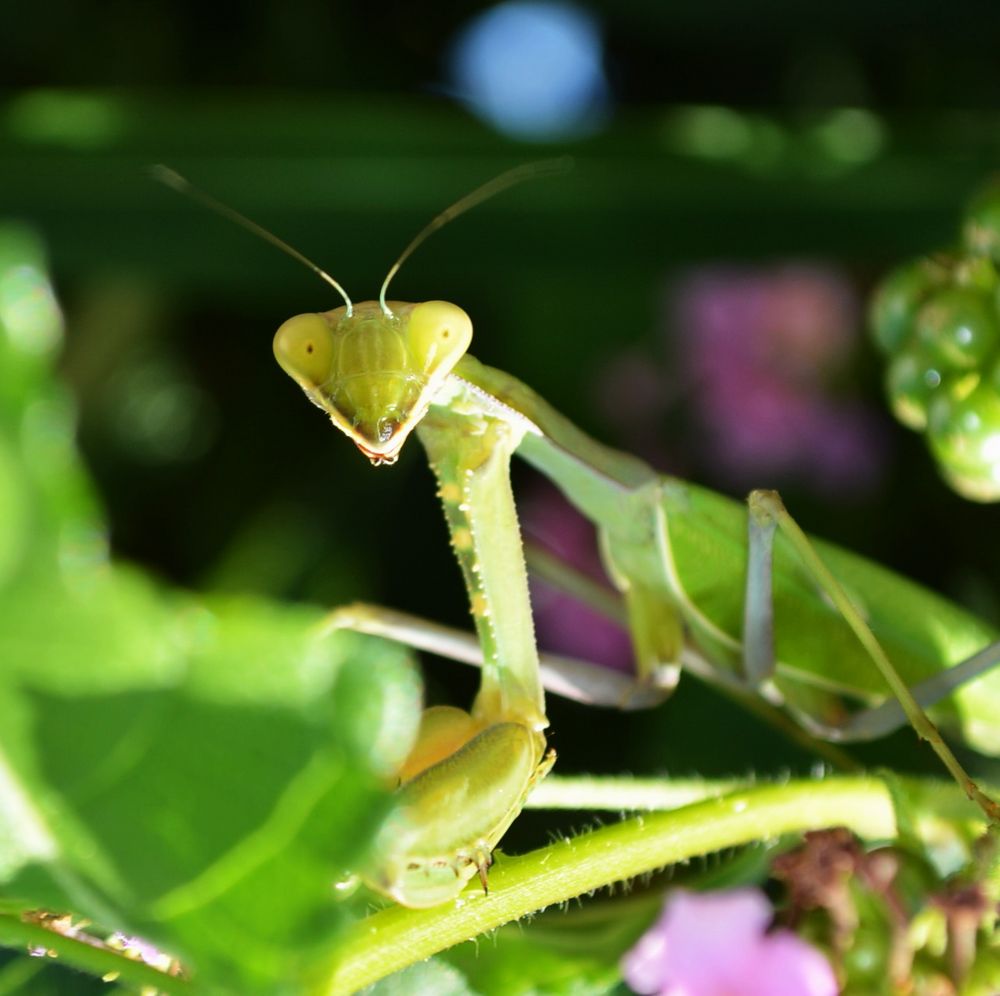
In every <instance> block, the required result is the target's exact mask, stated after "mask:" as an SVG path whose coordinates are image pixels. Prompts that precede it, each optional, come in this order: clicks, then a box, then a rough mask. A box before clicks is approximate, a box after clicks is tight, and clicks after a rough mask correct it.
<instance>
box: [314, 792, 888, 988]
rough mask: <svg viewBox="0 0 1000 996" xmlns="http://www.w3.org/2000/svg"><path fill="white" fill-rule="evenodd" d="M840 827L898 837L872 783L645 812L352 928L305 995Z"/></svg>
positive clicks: (351, 984)
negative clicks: (727, 856)
mask: <svg viewBox="0 0 1000 996" xmlns="http://www.w3.org/2000/svg"><path fill="white" fill-rule="evenodd" d="M832 826H846V827H848V828H849V829H851V830H852V831H854V832H855V833H857V834H858V835H860V836H862V837H866V838H870V839H890V838H893V837H895V835H896V822H895V817H894V814H893V807H892V801H891V798H890V795H889V792H888V790H887V789H886V787H885V785H884V784H883V782H882V781H880V780H879V779H878V778H873V777H838V778H829V779H827V780H826V781H795V782H789V783H788V784H785V785H764V786H758V787H755V788H745V789H741V790H738V791H736V792H733V793H731V794H729V795H725V796H722V797H720V798H714V799H707V800H705V801H703V802H698V803H695V804H693V805H690V806H686V807H684V808H682V809H678V810H674V811H673V812H668V813H659V812H657V813H645V814H643V815H641V816H635V817H633V818H631V819H628V820H624V821H623V822H621V823H618V824H616V825H614V826H607V827H601V828H600V829H597V830H593V831H590V832H587V833H583V834H581V835H580V836H578V837H575V838H573V839H571V840H570V839H567V840H563V841H560V842H558V843H555V844H552V845H550V846H549V847H545V848H541V849H540V850H537V851H533V852H531V853H530V854H526V855H523V856H521V857H507V856H503V857H501V858H500V860H499V861H498V862H497V864H496V865H495V866H494V868H493V869H492V870H491V872H490V894H489V895H488V896H485V895H483V894H482V892H481V891H479V890H478V889H477V888H470V889H468V890H467V891H466V892H465V893H463V895H462V896H461V898H460V899H458V900H456V901H455V902H453V903H448V904H445V905H443V906H438V907H435V908H433V909H428V910H408V909H404V908H403V907H400V906H393V907H390V908H388V909H385V910H381V911H380V912H378V913H375V914H373V915H372V916H370V917H367V918H366V919H365V920H362V921H360V922H359V923H358V924H356V925H355V926H354V927H353V928H352V930H351V931H350V933H349V934H348V935H347V937H346V938H345V940H344V944H343V946H341V947H339V948H338V951H337V961H336V964H334V965H331V966H328V968H327V971H326V973H325V975H324V977H323V978H322V979H321V980H319V981H318V983H317V984H314V986H313V987H312V990H311V992H313V993H314V994H320V993H322V994H324V996H343V994H348V993H353V992H357V991H358V990H359V989H362V988H364V987H365V986H368V985H371V984H372V983H373V982H375V981H377V980H378V979H381V978H383V977H385V976H387V975H389V974H391V973H392V972H396V971H398V970H400V969H402V968H405V967H406V966H408V965H411V964H413V963H414V962H418V961H422V960H424V959H426V958H429V957H430V956H431V955H433V954H436V953H437V952H439V951H443V950H445V949H446V948H450V947H452V946H453V945H455V944H458V943H460V942H461V941H466V940H469V939H470V938H473V937H476V936H477V935H479V934H482V933H484V932H485V931H489V930H494V929H495V928H497V927H500V926H502V925H503V924H505V923H508V922H510V921H512V920H516V919H518V918H520V917H523V916H526V915H527V914H529V913H532V912H535V911H537V910H541V909H544V908H545V907H547V906H551V905H554V904H556V903H562V902H566V901H567V900H569V899H573V898H575V897H577V896H580V895H584V894H585V893H588V892H591V891H593V890H595V889H600V888H602V887H605V886H607V885H610V884H611V883H613V882H618V881H622V880H624V879H629V878H633V877H634V876H637V875H642V874H644V873H647V872H650V871H654V870H656V869H658V868H662V867H664V866H665V865H669V864H673V863H675V862H678V861H684V860H687V859H689V858H692V857H695V856H697V855H703V854H708V853H710V852H712V851H718V850H721V849H724V848H729V847H736V846H739V845H741V844H746V843H749V842H751V841H754V840H760V839H762V838H768V837H776V836H778V835H780V834H784V833H798V832H802V831H806V830H817V829H821V828H823V827H832Z"/></svg>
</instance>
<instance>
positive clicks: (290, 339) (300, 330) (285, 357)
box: [274, 314, 334, 387]
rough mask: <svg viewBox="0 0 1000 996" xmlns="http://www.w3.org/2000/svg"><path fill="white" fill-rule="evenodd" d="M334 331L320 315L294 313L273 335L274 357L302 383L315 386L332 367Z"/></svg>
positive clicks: (325, 379)
mask: <svg viewBox="0 0 1000 996" xmlns="http://www.w3.org/2000/svg"><path fill="white" fill-rule="evenodd" d="M333 352H334V350H333V332H332V330H331V329H330V326H329V325H328V324H327V322H326V320H325V319H324V318H323V316H322V315H318V314H309V315H296V316H295V317H294V318H289V319H288V321H287V322H285V323H284V325H282V326H281V328H279V329H278V331H277V332H276V333H275V335H274V357H275V359H276V360H277V361H278V363H279V364H280V365H281V368H282V370H284V371H285V373H287V374H288V375H289V376H290V377H292V378H293V379H294V380H296V381H298V382H299V383H300V384H302V385H303V386H309V387H318V386H319V385H321V384H324V383H325V382H326V381H328V380H329V379H330V375H331V373H332V368H333Z"/></svg>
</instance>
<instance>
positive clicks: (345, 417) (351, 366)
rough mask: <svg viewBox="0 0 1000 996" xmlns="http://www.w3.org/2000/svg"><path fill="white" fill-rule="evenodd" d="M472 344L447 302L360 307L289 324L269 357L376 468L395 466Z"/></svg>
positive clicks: (468, 326) (462, 317)
mask: <svg viewBox="0 0 1000 996" xmlns="http://www.w3.org/2000/svg"><path fill="white" fill-rule="evenodd" d="M471 340H472V322H471V320H470V319H469V316H468V315H467V314H466V313H465V312H464V311H463V310H462V309H461V308H459V307H458V306H457V305H454V304H449V303H448V302H447V301H425V302H424V303H423V304H403V303H399V302H391V303H389V305H388V307H383V306H382V305H381V304H380V303H379V302H378V301H364V302H362V303H361V304H356V305H353V306H351V307H348V306H347V305H345V306H343V307H340V308H334V309H333V310H332V311H326V312H321V313H319V314H305V315H296V316H295V317H294V318H289V319H288V321H287V322H285V323H284V324H283V325H282V326H281V328H279V329H278V331H277V333H276V334H275V337H274V355H275V357H276V358H277V360H278V363H280V364H281V367H282V369H283V370H284V371H285V373H287V374H288V375H289V376H290V377H291V378H292V379H293V380H294V381H295V382H296V383H297V384H298V385H299V386H300V387H301V388H302V390H303V391H305V393H306V397H308V398H309V400H310V401H312V403H313V404H314V405H316V406H317V407H319V408H322V409H323V410H324V411H325V412H327V413H328V414H329V416H330V419H331V421H332V422H333V424H334V425H335V426H336V427H337V428H338V429H340V430H341V431H342V432H344V433H346V434H347V435H348V436H350V438H351V439H352V440H353V441H354V442H355V444H356V445H357V447H358V449H360V450H361V452H362V453H364V454H365V456H366V457H368V459H369V460H371V462H372V463H373V464H375V465H376V466H377V465H379V464H391V463H395V462H396V458H397V457H398V456H399V451H400V449H401V448H402V445H403V443H404V442H405V441H406V437H407V436H409V434H410V432H411V431H412V430H413V429H414V427H415V426H416V425H417V423H419V422H420V420H421V419H422V418H423V417H424V415H425V414H426V412H427V408H428V405H430V403H431V399H432V398H433V397H434V394H435V393H436V391H437V389H438V388H439V387H440V385H441V383H442V381H444V379H445V378H446V377H447V376H448V374H450V373H451V371H452V370H453V369H454V367H455V364H456V363H457V362H458V361H459V360H460V359H461V358H462V356H463V355H464V354H465V351H466V350H467V349H468V348H469V343H470V342H471Z"/></svg>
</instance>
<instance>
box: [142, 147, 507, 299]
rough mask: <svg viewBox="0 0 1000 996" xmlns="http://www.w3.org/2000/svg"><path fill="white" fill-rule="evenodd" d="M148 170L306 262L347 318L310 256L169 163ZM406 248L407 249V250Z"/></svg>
mask: <svg viewBox="0 0 1000 996" xmlns="http://www.w3.org/2000/svg"><path fill="white" fill-rule="evenodd" d="M150 173H151V174H152V176H153V179H154V180H159V181H160V183H163V184H166V185H167V186H168V187H170V188H171V189H172V190H176V191H177V192H178V193H181V194H187V196H188V197H193V198H194V199H195V200H196V201H199V202H200V203H202V204H204V205H205V207H207V208H209V209H211V210H212V211H215V213H216V214H221V215H222V217H223V218H228V219H229V220H230V221H235V222H236V224H237V225H242V226H243V228H245V229H247V231H249V232H252V233H253V234H254V235H257V236H260V238H262V239H263V240H264V241H265V242H270V243H271V245H273V246H276V247H277V248H278V249H280V250H281V251H282V252H284V253H287V254H288V255H289V256H291V257H292V259H296V260H298V261H299V262H300V263H302V264H303V265H304V266H307V267H308V268H309V269H310V270H312V271H313V273H315V274H316V275H317V276H318V277H319V278H320V279H321V280H325V281H326V282H327V283H328V284H329V285H330V286H331V287H332V288H333V289H334V290H335V291H336V292H337V293H338V294H339V295H340V296H341V297H342V298H343V299H344V303H345V304H346V305H347V316H348V318H349V317H350V316H351V314H352V313H353V312H354V305H352V304H351V299H350V298H349V297H348V296H347V291H345V290H344V288H343V287H341V286H340V284H338V283H337V281H336V280H334V279H333V277H331V276H330V274H329V273H327V272H326V270H323V269H321V268H320V267H319V266H317V265H316V264H315V263H314V262H313V261H312V260H311V259H309V257H308V256H303V255H302V253H300V252H299V251H298V249H293V248H292V247H291V246H290V245H289V244H288V243H287V242H285V241H283V240H282V239H279V238H278V236H277V235H275V234H274V233H273V232H269V231H268V230H267V229H266V228H264V227H262V226H261V225H258V224H257V222H255V221H251V220H250V219H249V218H247V217H245V216H244V215H242V214H240V213H239V211H235V210H233V208H231V207H229V206H228V205H226V204H223V203H222V202H221V201H217V200H216V199H215V198H214V197H212V195H211V194H206V193H205V191H204V190H200V189H199V188H198V187H196V186H195V185H194V184H193V183H191V182H190V181H188V180H185V179H184V177H183V176H181V175H180V173H177V172H175V171H174V170H172V169H170V168H169V167H168V166H161V165H157V166H152V167H150ZM498 179H502V177H498ZM435 220H436V219H435ZM442 224H443V222H442ZM428 227H429V226H428ZM421 234H423V233H421ZM428 234H429V233H428ZM407 251H408V252H409V251H410V250H407ZM397 269H398V265H397Z"/></svg>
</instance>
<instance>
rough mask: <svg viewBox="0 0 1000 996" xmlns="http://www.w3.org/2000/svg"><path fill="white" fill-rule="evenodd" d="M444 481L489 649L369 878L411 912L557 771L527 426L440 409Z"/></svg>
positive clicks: (440, 720) (468, 868)
mask: <svg viewBox="0 0 1000 996" xmlns="http://www.w3.org/2000/svg"><path fill="white" fill-rule="evenodd" d="M418 431H419V434H420V438H421V440H422V441H423V444H424V446H425V448H426V449H427V453H428V456H429V457H430V461H431V465H432V467H433V468H434V471H435V474H436V475H437V478H438V485H439V494H440V496H441V499H442V502H443V504H444V509H445V515H446V518H447V520H448V527H449V530H450V532H451V541H452V545H453V546H454V548H455V552H456V554H457V555H458V560H459V563H460V565H461V567H462V572H463V574H464V576H465V581H466V586H467V588H468V591H469V601H470V604H471V607H472V614H473V617H474V619H475V622H476V628H477V630H478V635H479V640H480V645H481V647H482V651H483V668H482V680H481V685H480V690H479V694H478V695H477V696H476V700H475V703H474V705H473V707H472V710H471V712H469V713H466V712H464V711H462V710H460V709H454V708H452V707H433V708H431V709H428V710H427V711H426V712H425V714H424V720H423V722H422V724H421V731H420V734H419V736H418V740H417V744H416V746H415V747H414V749H413V751H412V752H411V755H410V757H409V758H408V760H407V761H406V763H405V764H404V767H403V771H402V772H401V777H402V780H403V784H402V786H401V788H400V790H399V806H398V808H397V813H396V816H395V818H394V819H392V820H390V822H389V823H388V824H387V826H386V828H385V830H384V831H383V834H382V835H381V838H380V840H379V841H378V842H377V844H376V849H377V852H378V854H377V865H378V866H377V869H376V870H375V871H373V872H370V873H368V874H367V875H366V876H365V877H366V878H367V879H368V880H369V881H370V882H371V884H372V885H374V886H375V887H376V888H378V889H379V890H380V891H382V892H385V893H387V894H388V895H390V896H392V897H393V898H394V899H396V900H398V901H399V902H401V903H403V904H404V905H407V906H416V907H423V906H435V905H437V904H439V903H441V902H445V901H447V900H449V899H452V898H454V897H455V896H457V895H458V893H459V892H461V890H462V889H463V887H464V886H465V883H466V882H467V881H468V880H469V879H470V878H471V877H472V876H473V875H475V874H478V875H479V878H480V880H481V882H482V884H483V888H484V890H485V889H486V886H487V878H486V872H487V868H488V867H489V864H490V860H491V857H490V855H491V852H492V850H493V848H494V847H495V846H496V844H497V842H498V841H499V840H500V838H501V837H502V836H503V834H504V833H505V832H506V830H507V828H508V827H509V826H510V824H511V823H512V822H513V820H514V819H515V818H516V817H517V815H518V813H519V812H520V811H521V808H522V806H523V804H524V800H525V799H526V797H527V795H528V792H529V791H530V789H531V788H532V786H533V785H534V784H535V783H536V782H537V781H538V780H539V779H540V778H541V777H543V776H544V775H545V774H546V773H547V771H548V770H549V768H550V767H551V766H552V763H553V760H554V756H553V755H552V754H549V755H546V753H545V737H544V735H543V733H542V730H544V728H545V727H546V725H547V720H546V718H545V702H544V695H543V692H542V686H541V679H540V676H539V663H538V653H537V650H536V648H535V639H534V628H533V625H532V620H531V608H530V604H529V600H528V582H527V575H526V571H525V566H524V557H523V554H522V552H521V542H520V532H519V530H518V525H517V517H516V512H515V509H514V500H513V495H512V494H511V488H510V473H509V465H510V457H511V454H512V453H513V450H514V448H515V447H516V445H517V442H518V441H519V439H520V430H519V429H518V428H517V427H516V426H514V425H511V424H508V423H506V422H504V421H501V420H498V419H495V418H490V417H487V416H482V417H476V416H475V415H471V414H470V415H465V416H463V415H456V414H453V413H452V412H450V411H448V410H445V409H435V410H434V413H432V414H430V415H428V416H427V418H426V419H425V421H424V422H423V423H422V425H421V427H420V429H419V430H418Z"/></svg>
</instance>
